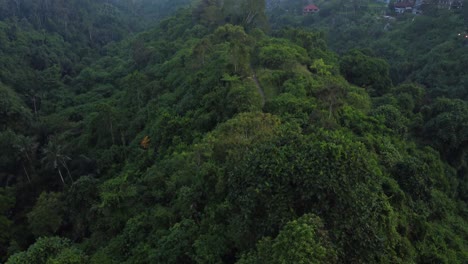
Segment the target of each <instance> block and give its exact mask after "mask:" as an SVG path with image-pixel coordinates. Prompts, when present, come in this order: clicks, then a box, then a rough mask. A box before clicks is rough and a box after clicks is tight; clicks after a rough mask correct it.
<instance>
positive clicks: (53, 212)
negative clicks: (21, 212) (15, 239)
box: [28, 192, 64, 237]
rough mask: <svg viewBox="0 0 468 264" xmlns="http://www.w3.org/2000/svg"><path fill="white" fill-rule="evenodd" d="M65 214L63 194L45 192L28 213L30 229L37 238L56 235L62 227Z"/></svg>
mask: <svg viewBox="0 0 468 264" xmlns="http://www.w3.org/2000/svg"><path fill="white" fill-rule="evenodd" d="M63 213H64V201H63V197H62V194H61V193H53V192H51V193H47V192H43V193H41V195H40V196H39V198H38V199H37V201H36V204H35V205H34V207H33V209H32V210H31V212H29V213H28V222H29V228H30V229H31V231H32V233H33V234H34V235H35V236H36V237H41V236H48V235H54V234H56V232H57V231H58V230H59V228H60V227H61V226H62V222H63Z"/></svg>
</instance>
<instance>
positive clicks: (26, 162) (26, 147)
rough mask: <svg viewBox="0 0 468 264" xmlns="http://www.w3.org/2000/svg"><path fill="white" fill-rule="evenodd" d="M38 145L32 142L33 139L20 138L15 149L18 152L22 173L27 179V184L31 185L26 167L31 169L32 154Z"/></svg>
mask: <svg viewBox="0 0 468 264" xmlns="http://www.w3.org/2000/svg"><path fill="white" fill-rule="evenodd" d="M37 146H38V144H37V143H36V142H34V139H33V138H29V137H20V138H19V142H18V145H16V148H17V149H18V151H19V154H20V157H21V158H20V159H21V164H22V166H23V170H24V173H25V174H26V177H27V178H28V182H29V183H31V177H30V176H29V172H28V167H29V168H31V169H33V157H32V156H33V153H34V152H35V150H36V149H37Z"/></svg>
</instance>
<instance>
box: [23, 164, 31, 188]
mask: <svg viewBox="0 0 468 264" xmlns="http://www.w3.org/2000/svg"><path fill="white" fill-rule="evenodd" d="M23 170H24V173H26V177H27V178H28V182H29V184H31V178H30V177H29V173H28V170H26V167H25V166H24V163H23Z"/></svg>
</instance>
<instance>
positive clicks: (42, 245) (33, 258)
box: [6, 237, 89, 264]
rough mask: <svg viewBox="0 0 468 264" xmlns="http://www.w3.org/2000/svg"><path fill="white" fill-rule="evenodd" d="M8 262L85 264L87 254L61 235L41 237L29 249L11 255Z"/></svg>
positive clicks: (9, 263) (13, 263)
mask: <svg viewBox="0 0 468 264" xmlns="http://www.w3.org/2000/svg"><path fill="white" fill-rule="evenodd" d="M6 263H7V264H23V263H37V264H58V263H61V264H62V263H63V264H85V263H89V262H88V261H87V257H86V255H85V254H84V253H83V252H81V251H80V250H79V249H77V248H75V247H73V245H72V243H71V241H70V240H68V239H66V238H60V237H41V238H39V239H38V240H37V241H36V243H34V244H33V245H31V246H30V247H29V248H28V250H27V251H24V252H20V253H17V254H15V255H13V256H11V257H10V258H9V259H8V261H7V262H6Z"/></svg>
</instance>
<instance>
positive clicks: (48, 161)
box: [42, 137, 73, 185]
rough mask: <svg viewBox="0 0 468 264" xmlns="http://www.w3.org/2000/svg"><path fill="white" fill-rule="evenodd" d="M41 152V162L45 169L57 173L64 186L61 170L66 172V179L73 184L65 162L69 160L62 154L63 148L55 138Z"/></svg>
mask: <svg viewBox="0 0 468 264" xmlns="http://www.w3.org/2000/svg"><path fill="white" fill-rule="evenodd" d="M42 152H43V154H44V157H43V158H42V162H43V163H44V164H45V166H46V167H49V168H51V169H53V170H56V171H57V173H58V175H59V176H60V179H61V180H62V183H63V184H64V185H65V179H64V177H63V173H62V169H65V170H66V172H67V175H68V177H69V178H70V180H71V182H73V178H72V176H71V173H70V170H69V169H68V165H67V160H70V158H69V157H68V156H67V155H65V153H63V147H62V146H61V145H60V144H59V142H58V140H57V138H55V137H53V138H51V139H50V140H49V142H48V143H47V146H46V147H44V148H43V150H42Z"/></svg>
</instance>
